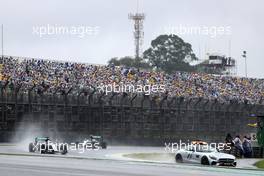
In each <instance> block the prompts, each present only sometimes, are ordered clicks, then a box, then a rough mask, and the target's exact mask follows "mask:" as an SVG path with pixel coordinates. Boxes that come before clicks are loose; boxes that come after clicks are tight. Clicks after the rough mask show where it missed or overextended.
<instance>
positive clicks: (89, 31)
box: [32, 24, 100, 38]
mask: <svg viewBox="0 0 264 176" xmlns="http://www.w3.org/2000/svg"><path fill="white" fill-rule="evenodd" d="M99 29H100V28H99V26H83V25H76V26H74V25H73V26H63V25H57V24H54V25H51V24H47V25H41V26H33V27H32V34H33V35H36V36H38V37H44V36H49V35H68V36H76V37H79V38H84V37H87V36H92V35H93V36H95V35H98V33H99Z"/></svg>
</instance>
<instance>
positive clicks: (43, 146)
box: [39, 144, 46, 154]
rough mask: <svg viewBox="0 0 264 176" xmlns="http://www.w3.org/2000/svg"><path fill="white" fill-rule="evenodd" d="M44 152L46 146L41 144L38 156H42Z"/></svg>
mask: <svg viewBox="0 0 264 176" xmlns="http://www.w3.org/2000/svg"><path fill="white" fill-rule="evenodd" d="M45 152H46V145H45V144H41V145H40V149H39V153H40V154H44V153H45Z"/></svg>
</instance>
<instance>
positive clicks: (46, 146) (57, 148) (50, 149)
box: [28, 137, 68, 155]
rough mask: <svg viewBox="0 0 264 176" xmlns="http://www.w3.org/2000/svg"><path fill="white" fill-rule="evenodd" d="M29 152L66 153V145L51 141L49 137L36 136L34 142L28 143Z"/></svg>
mask: <svg viewBox="0 0 264 176" xmlns="http://www.w3.org/2000/svg"><path fill="white" fill-rule="evenodd" d="M28 149H29V152H39V153H41V154H55V153H61V154H62V155H65V154H66V153H68V146H67V145H66V144H64V143H61V144H60V143H58V142H52V141H51V140H50V139H49V137H36V138H35V141H34V142H31V143H29V146H28Z"/></svg>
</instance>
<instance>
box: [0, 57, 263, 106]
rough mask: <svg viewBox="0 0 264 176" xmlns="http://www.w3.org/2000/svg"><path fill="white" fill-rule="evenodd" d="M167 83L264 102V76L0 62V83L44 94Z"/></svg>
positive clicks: (186, 91)
mask: <svg viewBox="0 0 264 176" xmlns="http://www.w3.org/2000/svg"><path fill="white" fill-rule="evenodd" d="M113 83H115V84H132V85H135V84H137V85H138V84H142V85H146V84H150V85H151V84H156V85H165V90H166V92H162V94H166V95H168V96H171V97H172V96H178V97H184V98H198V97H202V98H205V99H209V100H215V99H217V100H218V101H219V102H230V101H236V102H239V103H248V104H262V99H263V96H264V79H253V78H243V77H231V76H223V75H210V74H205V73H187V72H175V73H174V74H166V73H164V72H159V71H149V70H139V69H135V68H128V67H125V66H118V67H117V66H113V65H90V64H83V63H74V62H60V61H51V60H41V59H25V58H15V57H4V58H3V59H1V64H0V86H1V87H4V86H6V87H7V88H8V89H10V90H12V89H16V88H19V90H20V91H25V92H26V91H27V90H28V89H32V90H33V91H36V93H38V94H42V93H62V94H63V93H65V92H68V91H70V92H71V93H73V94H74V93H77V92H78V91H80V90H83V89H88V88H91V87H94V88H96V87H98V86H101V85H106V84H113Z"/></svg>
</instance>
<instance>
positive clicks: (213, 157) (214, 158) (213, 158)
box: [209, 155, 217, 160]
mask: <svg viewBox="0 0 264 176" xmlns="http://www.w3.org/2000/svg"><path fill="white" fill-rule="evenodd" d="M209 157H210V158H211V159H212V160H217V158H216V157H215V156H211V155H210V156H209Z"/></svg>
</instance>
